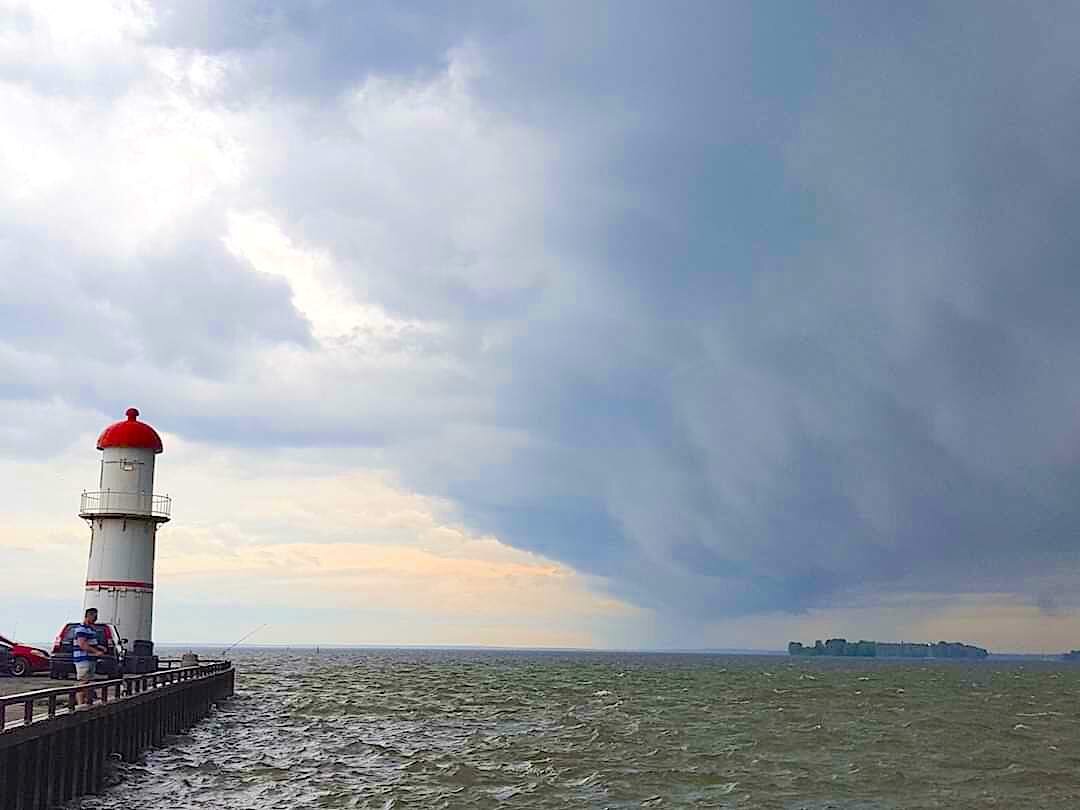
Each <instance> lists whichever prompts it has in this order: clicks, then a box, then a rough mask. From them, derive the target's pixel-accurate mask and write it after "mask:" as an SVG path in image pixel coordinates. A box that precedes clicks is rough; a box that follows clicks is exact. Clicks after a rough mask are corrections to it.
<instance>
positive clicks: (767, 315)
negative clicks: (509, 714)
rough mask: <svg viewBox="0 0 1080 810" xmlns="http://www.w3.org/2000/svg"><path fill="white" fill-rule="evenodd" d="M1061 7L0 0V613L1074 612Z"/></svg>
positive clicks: (39, 633) (1066, 620) (457, 617)
mask: <svg viewBox="0 0 1080 810" xmlns="http://www.w3.org/2000/svg"><path fill="white" fill-rule="evenodd" d="M1078 39H1080V9H1078V8H1077V7H1076V5H1075V4H1072V3H1055V2H1045V3H1039V4H1035V5H1031V4H1017V3H1005V2H951V3H939V4H931V3H918V2H913V3H905V4H901V5H898V4H896V3H890V2H860V3H844V2H835V3H834V2H824V0H823V2H819V3H814V4H809V3H787V2H769V1H766V2H754V3H750V2H731V3H708V2H670V3H645V2H636V1H633V2H610V3H607V2H600V0H597V2H591V3H587V4H582V3H569V2H538V3H520V2H508V3H494V2H491V3H472V2H462V3H454V4H431V3H411V2H371V3H364V4H357V3H353V2H345V1H344V0H342V1H341V2H337V1H336V0H307V1H305V0H298V2H294V3H270V2H263V0H236V2H230V3H209V2H205V0H201V1H200V2H195V0H192V2H182V1H180V0H177V2H159V3H149V2H139V1H138V0H126V1H124V2H91V1H90V0H87V2H82V3H77V4H71V3H62V2H45V1H44V0H34V2H22V1H21V0H0V120H2V125H0V279H2V282H3V295H2V296H0V492H2V493H3V497H0V571H2V572H3V574H4V577H3V580H4V587H3V589H0V625H2V628H0V632H4V633H6V634H14V635H20V636H23V637H25V638H30V639H35V640H45V639H49V638H51V637H52V636H53V635H54V633H55V631H56V629H57V628H58V627H59V626H60V624H62V623H63V622H64V621H66V620H68V619H70V618H71V617H72V616H73V615H74V614H75V613H77V612H78V609H79V606H80V605H81V602H82V592H81V586H82V582H83V579H84V578H85V562H86V554H87V546H88V537H89V532H88V530H87V528H86V526H85V525H84V524H83V523H82V522H81V521H80V520H79V518H78V516H77V514H76V513H77V506H78V495H79V493H80V492H81V491H82V490H83V489H92V488H93V487H94V484H95V482H96V476H97V463H98V453H97V451H96V450H95V438H96V436H97V434H98V433H99V432H100V431H101V429H102V428H104V427H105V426H106V425H108V424H109V423H111V422H113V421H115V420H118V419H121V418H122V417H123V413H124V410H125V409H126V408H127V407H129V406H133V405H134V406H136V407H138V408H139V409H140V411H141V412H142V415H143V418H144V419H145V420H146V421H147V422H149V423H151V424H152V425H154V426H155V427H156V428H157V429H158V430H159V431H160V432H161V434H162V436H163V438H164V443H165V453H164V454H163V455H162V456H160V457H159V461H158V475H157V486H158V489H159V490H160V491H161V492H167V493H168V494H170V495H171V496H172V497H173V499H174V506H173V513H174V519H173V521H172V522H171V523H169V524H168V525H167V526H165V527H164V528H163V529H162V530H161V532H160V535H159V538H158V551H157V555H158V556H157V572H156V573H157V579H156V589H155V594H156V596H155V600H156V602H155V638H156V639H157V640H159V641H165V642H168V641H172V642H202V643H222V644H225V643H229V642H232V641H235V640H236V639H237V638H239V637H240V636H242V635H244V634H245V633H248V632H249V631H251V630H252V629H254V628H256V627H261V626H262V625H266V626H265V627H262V629H260V630H259V632H258V634H257V635H256V636H255V637H254V638H253V639H252V640H253V641H257V642H263V643H293V644H316V643H321V644H329V643H340V644H468V645H474V644H475V645H481V644H482V645H505V646H549V647H597V648H694V649H696V648H717V647H726V648H757V649H779V648H782V647H783V646H784V645H785V644H786V642H787V641H788V640H789V639H799V640H803V641H811V640H813V639H814V638H823V637H828V636H833V635H842V636H847V637H849V638H878V639H905V640H927V641H930V640H938V639H949V640H954V639H955V640H962V641H968V642H972V643H978V644H981V645H983V646H987V647H989V648H991V649H997V650H1011V651H1027V652H1039V651H1053V652H1057V651H1061V650H1064V649H1070V648H1072V647H1077V646H1080V593H1078V590H1077V586H1078V585H1080V545H1078V542H1077V541H1078V540H1080V467H1078V463H1077V462H1078V461H1080V407H1078V406H1080V373H1078V372H1080V318H1078V317H1077V313H1078V312H1080V274H1078V272H1077V267H1076V265H1077V261H1078V257H1080V230H1078V229H1077V228H1076V225H1075V221H1076V217H1077V213H1078V211H1080V193H1078V192H1080V157H1078V156H1077V151H1076V143H1077V142H1078V139H1080V91H1078V88H1080V51H1078V50H1077V48H1076V47H1075V43H1076V42H1077V40H1078Z"/></svg>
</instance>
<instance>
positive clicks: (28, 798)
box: [0, 661, 236, 810]
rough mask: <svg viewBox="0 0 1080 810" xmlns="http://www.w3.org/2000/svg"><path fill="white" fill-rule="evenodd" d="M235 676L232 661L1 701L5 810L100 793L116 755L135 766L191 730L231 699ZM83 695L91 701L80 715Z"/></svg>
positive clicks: (41, 808)
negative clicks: (77, 702)
mask: <svg viewBox="0 0 1080 810" xmlns="http://www.w3.org/2000/svg"><path fill="white" fill-rule="evenodd" d="M235 677H236V671H235V670H234V669H233V667H232V665H231V664H229V663H228V662H227V661H213V662H206V663H199V664H197V665H194V666H186V667H185V666H180V667H177V668H175V669H166V670H159V671H158V672H148V673H146V674H144V675H143V674H140V675H126V676H124V677H123V678H116V679H113V680H108V681H95V682H91V683H89V684H71V685H66V686H61V687H55V688H51V689H38V690H35V691H33V692H24V693H22V694H20V695H7V696H5V697H0V719H3V720H6V721H7V722H3V723H0V810H46V808H50V807H55V806H57V805H60V804H63V803H64V802H67V801H68V800H70V799H72V798H74V797H76V796H82V795H85V794H87V793H100V792H101V791H102V789H103V788H104V786H105V783H106V778H107V773H108V772H109V770H110V768H111V767H112V766H111V765H110V762H111V760H112V759H113V758H114V757H119V758H120V759H121V760H123V761H124V762H129V763H130V762H137V761H138V760H139V758H140V757H141V756H142V754H143V752H144V751H146V750H147V749H149V748H154V747H156V746H159V745H162V744H163V743H164V742H165V740H166V739H168V737H169V735H171V734H178V733H180V732H182V731H184V730H186V729H189V728H191V727H192V726H193V725H195V724H196V723H197V722H199V720H201V719H202V718H204V717H206V716H207V715H209V714H210V713H211V712H212V711H213V708H214V706H215V705H217V704H218V703H219V702H220V701H222V700H226V699H228V698H229V697H230V696H231V695H232V694H233V687H234V681H235ZM83 690H90V694H89V699H90V701H92V702H91V703H90V705H89V706H88V708H87V709H86V710H85V711H76V710H75V706H74V704H75V695H76V693H78V692H82V691H83ZM9 708H11V709H12V711H11V712H9V711H8V709H9ZM9 715H14V716H13V717H10V718H9V717H8V716H9Z"/></svg>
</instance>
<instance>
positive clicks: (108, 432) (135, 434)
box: [97, 408, 164, 453]
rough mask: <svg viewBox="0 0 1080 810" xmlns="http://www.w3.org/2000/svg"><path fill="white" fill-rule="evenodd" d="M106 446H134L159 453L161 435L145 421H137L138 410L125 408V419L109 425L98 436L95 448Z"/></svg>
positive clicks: (101, 448)
mask: <svg viewBox="0 0 1080 810" xmlns="http://www.w3.org/2000/svg"><path fill="white" fill-rule="evenodd" d="M106 447H134V448H137V449H139V450H153V451H154V452H155V453H160V452H161V451H162V450H163V449H164V448H163V447H162V446H161V437H160V436H158V433H157V431H156V430H154V429H153V428H152V427H150V426H149V425H148V424H146V422H140V421H139V412H138V410H136V409H135V408H128V409H127V420H126V421H124V422H117V423H115V424H112V425H109V426H108V427H107V428H105V430H103V431H101V435H100V436H98V440H97V449H98V450H104V449H105V448H106Z"/></svg>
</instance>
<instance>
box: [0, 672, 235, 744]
mask: <svg viewBox="0 0 1080 810" xmlns="http://www.w3.org/2000/svg"><path fill="white" fill-rule="evenodd" d="M165 663H166V665H169V664H172V663H173V662H172V661H166V662H165ZM231 666H232V664H230V663H229V662H228V661H209V662H200V663H199V664H196V665H194V666H188V667H176V668H169V669H165V670H159V671H157V672H148V673H146V674H144V675H124V676H123V677H121V678H114V679H112V680H108V681H91V682H90V683H88V684H83V683H80V684H72V685H69V686H58V687H51V688H49V689H36V690H34V691H32V692H20V693H19V694H16V695H4V696H0V734H3V733H4V732H6V731H11V730H14V729H16V728H21V727H23V726H29V725H31V724H32V723H35V722H41V721H43V720H49V719H51V718H54V717H56V716H58V715H63V714H70V713H72V712H74V711H75V706H76V705H77V703H76V698H75V696H76V694H79V693H87V694H86V702H87V703H88V704H89V705H91V706H96V705H98V704H100V703H115V702H116V701H118V700H124V699H125V698H130V697H134V696H135V695H141V694H144V693H146V692H150V691H153V690H155V689H163V688H166V687H169V686H172V685H174V684H179V683H186V682H188V681H194V680H202V679H205V678H211V677H214V676H216V675H218V674H219V673H221V672H225V671H226V670H228V669H229V668H230V667H231ZM10 706H17V707H21V711H19V712H17V713H16V714H17V716H16V718H15V719H14V720H10V721H8V722H6V723H5V722H4V720H5V718H6V717H7V714H8V707H10Z"/></svg>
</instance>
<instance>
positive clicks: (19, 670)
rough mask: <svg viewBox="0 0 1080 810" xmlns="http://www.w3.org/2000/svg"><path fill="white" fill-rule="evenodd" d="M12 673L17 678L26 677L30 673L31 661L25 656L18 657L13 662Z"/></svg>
mask: <svg viewBox="0 0 1080 810" xmlns="http://www.w3.org/2000/svg"><path fill="white" fill-rule="evenodd" d="M11 674H12V675H14V676H15V677H16V678H25V677H26V676H27V675H29V674H30V662H29V661H27V660H26V659H25V658H22V657H19V658H16V659H15V660H14V661H13V662H12V664H11Z"/></svg>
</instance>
